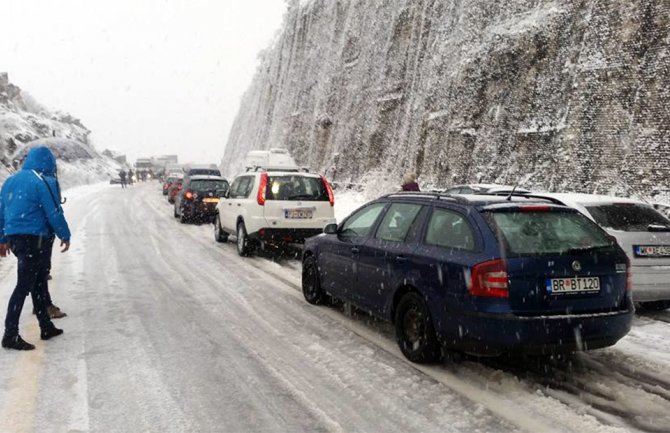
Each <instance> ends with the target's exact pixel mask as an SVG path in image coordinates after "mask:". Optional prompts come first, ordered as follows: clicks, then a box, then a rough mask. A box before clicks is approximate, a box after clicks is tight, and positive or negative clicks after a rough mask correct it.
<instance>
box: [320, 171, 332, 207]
mask: <svg viewBox="0 0 670 433" xmlns="http://www.w3.org/2000/svg"><path fill="white" fill-rule="evenodd" d="M321 182H323V186H324V187H325V188H326V191H328V201H329V202H330V205H331V206H335V194H333V188H331V187H330V184H329V183H328V181H327V180H326V178H325V177H323V176H321Z"/></svg>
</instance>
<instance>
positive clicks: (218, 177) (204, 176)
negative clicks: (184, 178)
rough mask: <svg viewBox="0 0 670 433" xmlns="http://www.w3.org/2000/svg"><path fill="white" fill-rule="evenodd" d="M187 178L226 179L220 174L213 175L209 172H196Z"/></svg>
mask: <svg viewBox="0 0 670 433" xmlns="http://www.w3.org/2000/svg"><path fill="white" fill-rule="evenodd" d="M189 179H191V180H226V178H224V177H222V176H214V175H209V174H196V175H195V176H191V177H190V178H189Z"/></svg>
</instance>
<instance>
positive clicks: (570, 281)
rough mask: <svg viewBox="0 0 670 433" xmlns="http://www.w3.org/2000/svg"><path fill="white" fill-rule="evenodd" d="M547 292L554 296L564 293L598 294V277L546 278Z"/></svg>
mask: <svg viewBox="0 0 670 433" xmlns="http://www.w3.org/2000/svg"><path fill="white" fill-rule="evenodd" d="M547 292H549V293H551V294H554V295H562V294H566V293H598V292H600V278H599V277H575V278H548V279H547Z"/></svg>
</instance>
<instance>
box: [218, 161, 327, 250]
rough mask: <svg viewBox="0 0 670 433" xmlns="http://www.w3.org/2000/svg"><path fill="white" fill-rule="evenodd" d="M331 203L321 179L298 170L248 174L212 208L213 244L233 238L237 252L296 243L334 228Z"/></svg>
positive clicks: (232, 186) (325, 184)
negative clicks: (213, 214) (331, 226)
mask: <svg viewBox="0 0 670 433" xmlns="http://www.w3.org/2000/svg"><path fill="white" fill-rule="evenodd" d="M334 205H335V197H334V195H333V190H332V189H331V187H330V185H329V184H328V181H326V179H325V178H324V177H323V176H319V175H316V174H311V173H305V172H301V171H300V170H298V169H295V170H292V169H277V170H271V169H268V170H265V171H256V172H247V173H244V174H241V175H239V176H237V177H236V178H235V180H234V181H233V183H232V184H231V186H230V189H229V190H228V192H227V193H226V195H225V196H224V197H222V198H221V200H220V201H219V204H218V205H217V207H216V210H217V213H216V216H215V218H214V238H215V239H216V241H217V242H226V241H227V240H228V235H230V234H232V235H236V236H237V252H238V253H239V254H240V255H241V256H247V255H249V254H251V253H252V252H253V250H254V248H255V247H256V246H257V245H258V244H259V243H264V242H269V243H275V244H278V243H299V242H303V241H304V240H305V239H306V238H308V237H311V236H315V235H318V234H320V233H322V232H323V228H324V227H325V226H327V225H328V224H333V223H335V213H334V209H333V206H334Z"/></svg>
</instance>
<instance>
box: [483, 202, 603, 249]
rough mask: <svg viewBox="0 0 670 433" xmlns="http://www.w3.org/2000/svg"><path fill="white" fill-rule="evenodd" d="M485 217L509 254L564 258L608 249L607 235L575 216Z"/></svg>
mask: <svg viewBox="0 0 670 433" xmlns="http://www.w3.org/2000/svg"><path fill="white" fill-rule="evenodd" d="M485 217H486V218H487V220H489V221H490V223H492V224H493V226H494V228H495V229H496V231H497V233H498V238H499V239H501V241H502V243H503V244H505V246H506V249H507V252H508V253H509V254H516V255H534V254H565V253H569V252H570V250H587V249H595V248H604V247H611V246H612V242H611V241H610V240H609V238H608V237H607V234H606V233H605V232H603V230H602V229H601V228H599V227H598V226H597V225H596V224H594V223H593V222H592V221H591V220H589V219H588V218H586V217H585V216H584V215H582V214H580V213H578V212H555V211H554V212H517V211H512V212H491V213H488V214H485Z"/></svg>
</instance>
